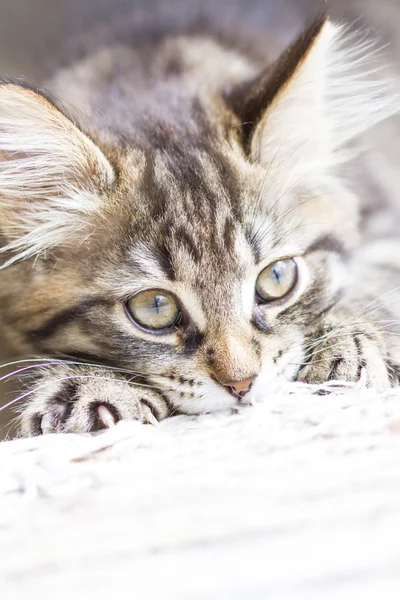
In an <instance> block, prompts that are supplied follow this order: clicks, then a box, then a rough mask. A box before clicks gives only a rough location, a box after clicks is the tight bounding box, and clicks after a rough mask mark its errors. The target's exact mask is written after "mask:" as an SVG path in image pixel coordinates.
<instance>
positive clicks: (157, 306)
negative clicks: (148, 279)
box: [154, 296, 168, 313]
mask: <svg viewBox="0 0 400 600" xmlns="http://www.w3.org/2000/svg"><path fill="white" fill-rule="evenodd" d="M163 300H164V301H163ZM167 302H168V301H167V299H166V298H164V299H163V298H162V296H154V308H155V309H156V312H157V313H160V312H161V310H160V309H161V308H162V306H163V305H164V306H165V304H166V303H167Z"/></svg>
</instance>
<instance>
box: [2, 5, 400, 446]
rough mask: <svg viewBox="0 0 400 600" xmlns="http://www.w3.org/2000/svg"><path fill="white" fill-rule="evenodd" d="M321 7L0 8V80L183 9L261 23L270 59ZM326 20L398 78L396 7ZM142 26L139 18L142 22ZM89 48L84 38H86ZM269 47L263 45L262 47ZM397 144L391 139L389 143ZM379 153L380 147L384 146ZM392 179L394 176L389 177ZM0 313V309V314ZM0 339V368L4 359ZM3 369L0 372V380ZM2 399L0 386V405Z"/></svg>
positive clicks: (393, 184) (399, 18) (35, 72)
mask: <svg viewBox="0 0 400 600" xmlns="http://www.w3.org/2000/svg"><path fill="white" fill-rule="evenodd" d="M324 5H325V2H324V1H323V0H321V1H319V2H318V1H316V0H0V75H3V76H12V77H19V76H23V77H25V78H29V79H33V80H34V79H36V80H41V79H43V78H45V77H46V76H48V75H49V74H50V73H51V70H52V69H53V68H54V65H55V64H57V63H59V60H58V56H59V55H62V54H63V53H64V51H65V49H67V50H68V53H69V56H70V57H71V58H74V57H75V58H76V57H78V56H79V54H80V53H81V52H82V48H81V47H80V46H81V44H82V40H83V39H84V38H85V43H84V44H83V47H84V46H85V44H86V41H87V39H86V37H85V36H84V35H83V32H86V31H89V32H94V33H93V34H91V35H92V38H96V39H98V38H99V37H100V39H102V40H104V41H107V36H108V35H109V32H110V31H111V30H112V28H111V27H110V23H111V21H112V20H113V19H117V21H118V20H119V21H118V22H119V28H120V29H121V31H123V29H124V24H125V21H126V19H124V13H125V10H126V9H133V10H134V11H135V14H136V15H139V17H138V18H142V17H140V15H146V17H145V18H146V19H148V18H150V19H151V18H153V19H158V18H159V15H160V12H161V13H162V15H163V18H164V19H165V18H168V17H169V15H170V14H172V13H173V12H174V10H175V14H179V16H180V17H181V18H182V19H184V18H185V15H187V14H188V13H189V12H190V10H191V7H194V6H201V7H202V8H204V6H206V7H207V6H209V7H210V8H211V14H213V12H212V10H213V7H214V8H215V7H216V6H218V14H219V18H221V15H222V17H223V18H224V19H225V20H226V21H227V22H229V19H230V18H231V17H230V16H231V15H233V16H232V19H238V18H239V19H240V20H241V19H243V20H244V21H245V22H246V23H248V24H249V26H251V27H253V26H255V27H261V26H264V24H265V23H268V25H269V28H270V29H271V30H272V31H273V32H275V31H276V40H274V43H275V52H278V51H280V50H281V49H282V48H283V47H284V46H285V45H286V44H287V43H288V42H289V41H290V39H291V38H292V37H293V36H294V35H296V33H297V32H298V31H299V29H300V28H301V26H302V24H303V23H304V22H305V21H306V20H308V19H309V18H310V17H311V16H313V15H314V14H315V12H316V10H317V9H318V7H321V6H324ZM330 12H331V14H332V15H333V16H334V17H338V18H350V19H361V20H362V21H364V22H365V23H367V24H368V25H369V26H370V27H371V30H372V34H373V32H374V31H376V32H377V34H378V36H379V37H381V38H383V39H386V40H388V41H390V44H389V47H388V51H389V53H391V54H392V58H394V65H395V67H396V71H397V72H399V71H398V68H397V67H398V64H399V60H398V59H399V57H400V0H379V1H378V0H354V1H352V0H332V1H331V2H330ZM143 18H144V17H143ZM88 40H89V46H90V35H89V37H88ZM268 41H269V40H268ZM397 137H398V136H397V135H395V136H394V138H397ZM385 144H386V145H385V152H386V151H387V142H386V141H385ZM391 154H392V155H393V156H395V157H396V160H395V161H393V164H394V167H393V169H392V174H391V175H390V176H387V174H386V172H385V176H384V177H383V178H384V187H386V188H391V189H388V191H389V193H390V194H392V195H394V196H396V197H397V190H398V185H397V180H398V177H397V171H398V168H397V156H398V154H399V152H398V145H396V143H394V145H393V150H392V152H391ZM394 174H396V176H394ZM0 310H1V307H0ZM6 354H7V352H6V349H5V348H3V347H2V342H1V339H0V361H1V360H2V358H3V359H4V357H5V356H6ZM3 374H4V369H1V370H0V379H1V377H2V375H3ZM2 398H3V402H4V401H7V400H9V399H10V395H9V391H7V392H6V389H5V385H4V383H1V381H0V405H1V403H2ZM8 419H9V414H6V412H0V439H1V437H2V436H3V437H4V435H5V433H6V431H7V428H5V427H3V428H2V423H3V424H4V423H5V422H6V420H8Z"/></svg>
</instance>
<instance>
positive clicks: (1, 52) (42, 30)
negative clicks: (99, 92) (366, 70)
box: [0, 0, 400, 78]
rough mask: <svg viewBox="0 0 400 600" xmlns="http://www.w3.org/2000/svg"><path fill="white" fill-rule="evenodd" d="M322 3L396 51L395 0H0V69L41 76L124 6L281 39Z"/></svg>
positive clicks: (118, 16) (102, 30) (106, 26)
mask: <svg viewBox="0 0 400 600" xmlns="http://www.w3.org/2000/svg"><path fill="white" fill-rule="evenodd" d="M326 5H329V11H330V13H331V14H332V15H333V16H335V17H338V18H346V19H348V18H350V19H359V18H360V17H361V18H362V19H363V20H364V21H365V22H367V23H369V24H370V25H372V26H374V27H375V28H376V29H378V30H379V31H381V32H382V34H383V35H384V36H386V37H387V38H390V39H391V40H392V41H393V47H392V49H393V50H394V51H395V52H397V51H400V2H399V0H379V2H378V1H377V0H330V1H329V3H327V2H326V0H216V1H215V0H213V1H212V2H211V1H210V0H202V1H200V0H0V72H1V73H2V74H5V73H7V74H12V75H21V74H24V75H25V76H27V75H29V76H31V77H33V78H38V77H39V78H42V77H45V76H47V75H48V73H49V71H50V70H51V68H52V65H53V64H54V59H55V57H56V55H57V54H59V53H60V52H61V51H62V49H63V48H65V47H68V48H69V51H71V49H74V48H75V50H76V52H77V53H79V47H80V45H81V44H82V35H83V32H86V33H88V34H89V35H88V38H89V37H90V32H92V34H93V35H94V32H96V35H97V37H98V38H99V37H101V36H103V38H104V39H105V40H106V39H107V37H108V35H109V30H110V29H111V27H110V22H112V21H114V22H116V23H119V26H120V27H121V29H123V23H125V22H126V19H125V15H126V13H127V12H128V11H135V12H136V14H137V15H143V14H144V13H147V15H148V16H149V17H151V16H152V18H153V19H154V18H155V19H157V18H159V15H162V16H163V18H164V19H165V18H167V19H170V20H171V22H172V21H174V20H176V19H177V18H178V17H179V18H180V19H184V18H185V16H187V15H189V14H190V13H193V12H195V11H196V10H200V11H203V12H207V13H208V14H209V15H213V13H215V12H218V19H220V18H221V15H222V14H225V18H226V21H227V22H228V21H229V20H232V21H233V20H236V21H238V18H239V19H241V20H242V21H246V22H247V23H248V24H249V25H251V24H252V25H253V26H255V27H256V28H260V27H263V28H265V26H266V25H267V26H268V28H269V29H270V30H271V31H273V32H275V35H276V37H277V38H278V39H280V40H281V41H282V44H284V43H286V42H287V41H288V40H289V39H290V38H291V37H293V35H295V33H296V31H297V30H298V29H299V28H300V27H301V25H302V23H303V22H304V21H305V20H307V19H308V18H309V16H310V15H313V14H315V11H316V10H318V8H320V7H323V6H326ZM188 18H189V17H188ZM121 23H122V26H121ZM107 30H108V32H107ZM276 51H279V49H278V48H277V49H276Z"/></svg>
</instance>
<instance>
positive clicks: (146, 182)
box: [0, 18, 400, 434]
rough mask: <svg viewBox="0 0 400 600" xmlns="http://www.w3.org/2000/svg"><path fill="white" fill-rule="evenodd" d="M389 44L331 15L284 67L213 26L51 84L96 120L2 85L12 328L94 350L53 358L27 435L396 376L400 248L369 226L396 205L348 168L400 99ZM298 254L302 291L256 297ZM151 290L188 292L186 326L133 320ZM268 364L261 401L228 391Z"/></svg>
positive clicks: (0, 198) (44, 351)
mask: <svg viewBox="0 0 400 600" xmlns="http://www.w3.org/2000/svg"><path fill="white" fill-rule="evenodd" d="M355 40H356V41H355ZM370 50H371V48H370V47H369V45H368V43H367V42H361V44H360V43H359V41H357V39H356V38H354V37H351V36H350V38H349V39H348V38H347V34H346V30H345V29H344V28H343V27H340V26H339V27H338V26H336V25H333V24H332V23H331V22H330V21H327V20H325V19H323V18H319V19H318V20H317V21H315V22H314V23H313V24H312V25H311V26H310V27H309V28H308V29H307V30H306V31H305V32H303V33H302V35H301V36H300V37H299V39H298V40H297V41H296V42H295V43H294V44H293V45H292V46H291V48H290V49H289V50H288V51H287V52H285V53H284V55H283V56H282V57H281V58H280V59H279V60H278V61H277V63H276V64H275V65H269V66H268V68H267V69H266V70H265V69H264V70H263V69H262V68H261V67H260V65H259V64H257V62H255V61H254V60H252V59H251V57H250V56H246V55H244V54H242V53H240V52H239V51H236V50H234V49H232V48H229V49H228V48H226V47H224V46H223V45H221V44H219V43H218V42H217V41H216V40H215V39H211V37H209V38H206V37H198V36H192V37H191V36H189V35H187V36H184V35H179V36H177V37H176V38H173V37H168V36H166V37H165V38H164V39H161V40H160V39H158V40H157V42H155V44H154V46H151V47H149V50H148V53H147V54H146V56H143V55H142V54H141V53H140V52H139V51H137V50H135V48H134V47H124V46H116V47H111V48H107V49H104V48H103V49H102V50H101V51H99V52H97V53H95V54H93V55H89V56H87V57H86V58H84V59H83V60H82V61H81V62H80V63H78V64H75V65H73V66H71V67H70V68H68V69H67V70H64V71H60V72H59V73H58V74H57V75H56V76H55V78H54V79H53V81H51V82H50V84H49V87H50V89H52V91H53V92H54V93H55V94H56V95H57V96H61V97H62V98H63V100H64V101H65V102H67V103H70V104H75V105H77V107H78V108H81V109H83V110H84V111H85V112H86V114H87V122H86V124H83V123H82V119H79V120H78V119H76V118H72V117H71V115H69V114H68V113H67V111H65V109H63V108H60V106H59V104H58V102H57V101H55V100H53V99H52V97H50V96H48V95H47V94H44V93H43V92H40V91H39V92H36V91H34V90H31V89H29V88H26V87H23V86H21V85H19V84H15V83H12V82H4V83H3V84H2V85H0V159H1V162H0V215H1V226H0V236H1V240H2V243H3V247H2V254H3V257H4V263H3V269H2V270H1V271H0V279H1V290H0V299H1V303H2V312H1V322H2V331H3V333H4V335H5V336H7V337H8V338H9V339H10V340H11V342H12V343H13V344H14V347H15V348H16V349H17V351H19V352H21V353H25V354H29V353H34V354H40V355H44V356H47V357H52V356H56V357H57V358H58V359H59V358H60V357H62V356H65V357H68V360H69V361H75V362H78V363H85V364H80V365H72V364H71V365H68V364H63V365H60V364H58V363H57V364H55V365H54V364H52V365H51V366H49V368H48V369H44V371H43V370H42V372H41V374H40V377H39V379H38V380H37V381H36V383H34V384H33V386H34V387H33V390H32V394H31V396H32V398H31V402H30V403H29V406H28V408H27V409H26V411H25V412H24V413H23V418H22V422H23V432H24V433H25V434H35V433H40V430H41V424H42V423H45V425H46V427H45V429H46V430H47V428H48V427H49V426H51V427H52V428H53V429H55V430H60V431H72V430H73V431H81V430H92V429H96V428H98V427H100V426H101V422H100V421H99V417H98V414H97V413H96V411H97V409H98V406H99V405H104V406H106V407H109V410H110V413H111V414H112V415H113V417H114V418H115V419H117V418H121V417H129V416H131V417H132V418H142V419H144V420H146V419H148V418H149V416H148V412H146V407H147V411H148V410H150V409H151V413H152V414H153V416H156V418H157V416H158V417H159V418H162V417H163V416H165V415H166V414H168V411H183V412H187V413H199V412H200V413H201V412H207V411H211V410H220V409H230V408H234V407H235V406H236V405H237V404H238V403H243V402H244V401H246V402H247V401H251V400H254V399H256V398H257V397H265V395H266V394H267V393H268V389H272V387H273V386H275V385H280V384H281V383H282V382H285V381H288V380H293V379H295V378H299V379H303V380H305V381H313V382H319V381H324V380H326V379H336V378H340V379H345V380H356V379H357V378H359V377H360V374H361V372H362V370H363V369H366V370H367V372H368V378H369V382H370V384H371V385H376V386H377V387H385V386H388V385H391V384H393V383H394V382H395V381H397V376H396V369H397V364H398V362H399V358H400V354H399V351H400V348H399V347H398V343H397V336H394V335H391V334H392V333H395V332H396V323H395V321H396V319H397V316H396V315H397V312H399V309H398V308H396V306H397V305H396V301H397V294H396V292H395V291H394V292H391V290H392V289H393V288H395V287H397V286H396V285H393V281H394V280H396V281H397V278H398V276H399V267H398V265H397V264H396V263H395V261H394V257H396V255H397V252H398V250H397V244H398V243H397V242H396V241H395V238H394V240H393V242H390V240H389V239H388V238H387V233H385V234H384V236H383V237H384V238H385V242H382V241H380V240H369V239H366V238H365V235H364V232H365V231H366V229H367V224H366V219H369V220H370V221H371V219H377V218H378V215H379V211H381V210H383V209H384V207H382V206H378V205H377V206H375V207H374V211H373V212H372V213H370V214H369V215H368V216H367V217H366V215H365V213H364V212H363V203H362V198H358V197H357V195H356V194H355V193H354V189H353V188H352V187H351V186H348V185H347V184H345V181H344V178H343V177H342V171H341V169H342V166H343V163H344V162H346V161H349V160H350V158H352V159H353V160H354V157H355V156H356V153H355V151H354V148H353V149H352V151H351V152H350V151H349V150H348V148H349V147H348V144H349V142H350V141H351V142H354V141H355V139H356V138H357V137H358V136H359V135H360V134H362V133H363V132H364V130H365V129H367V128H369V127H372V126H375V125H377V124H378V123H379V122H380V121H382V120H384V119H386V118H388V117H389V116H391V115H392V114H393V113H394V112H395V111H396V110H397V104H398V102H397V98H396V95H395V93H394V92H393V91H390V93H389V89H391V88H390V86H391V84H389V83H387V82H386V81H385V82H381V81H380V82H379V83H378V82H377V80H372V79H371V74H372V72H371V71H370V70H368V68H366V67H365V65H367V64H369V63H368V57H367V56H365V55H366V54H368V53H370ZM88 123H89V124H88ZM362 219H364V220H362ZM389 221H390V220H389ZM389 221H388V223H389ZM390 225H391V224H390ZM387 231H388V230H387ZM376 247H377V248H378V250H376V249H375V248H376ZM378 255H379V256H381V257H382V258H381V259H380V260H377V259H376V257H377V256H378ZM292 257H293V258H295V260H296V262H297V267H298V280H297V284H296V286H295V287H294V289H293V292H292V293H291V294H289V295H288V296H287V297H285V298H284V299H282V300H281V301H276V302H272V303H270V304H266V305H260V304H259V303H257V302H256V301H255V284H256V281H257V277H258V275H259V274H260V273H261V271H262V270H263V269H264V268H266V267H268V265H270V264H272V263H273V262H275V261H278V260H280V259H284V258H292ZM367 257H368V258H367ZM399 283H400V280H399ZM144 289H160V290H165V291H168V292H169V293H171V294H173V295H175V297H177V298H179V301H180V304H181V307H182V320H181V322H180V323H179V324H178V325H177V327H176V328H175V330H173V331H169V332H167V333H165V334H158V335H155V334H154V333H151V332H149V331H146V330H144V329H142V328H140V327H137V326H136V325H135V324H134V323H133V322H132V321H131V320H130V319H129V318H127V314H126V310H125V304H126V301H127V300H128V299H129V298H130V297H132V296H134V295H135V294H136V293H138V292H140V291H141V290H144ZM382 295H383V298H384V299H385V300H384V301H382V302H381V301H377V300H376V299H377V298H378V297H380V296H382ZM368 303H372V304H371V306H372V307H374V303H377V304H376V309H377V310H376V311H374V309H373V308H372V309H368V308H366V309H365V311H364V308H365V307H366V306H367V305H368ZM378 309H379V310H378ZM371 312H372V315H373V316H372V317H371V316H370V313H371ZM388 322H390V324H391V325H390V332H389V331H388V329H387V326H386V325H385V324H383V323H388ZM88 363H91V364H92V365H94V366H89V365H88ZM253 377H254V378H255V380H254V383H253V387H252V390H251V393H250V394H248V395H247V396H246V397H245V398H243V397H242V396H238V395H236V396H235V395H234V394H232V393H230V392H231V391H232V390H229V389H227V387H226V384H227V383H232V382H236V381H242V380H247V379H249V378H253ZM70 382H72V383H70ZM105 382H107V383H105ZM224 384H225V385H224ZM149 386H150V387H149ZM72 387H73V390H72ZM71 390H72V391H71ZM113 390H114V394H115V397H113ZM121 390H123V392H122V391H121ZM143 390H145V392H144V391H143ZM143 411H144V412H143ZM146 415H147V416H146Z"/></svg>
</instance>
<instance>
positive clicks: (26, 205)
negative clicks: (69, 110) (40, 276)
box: [0, 84, 114, 268]
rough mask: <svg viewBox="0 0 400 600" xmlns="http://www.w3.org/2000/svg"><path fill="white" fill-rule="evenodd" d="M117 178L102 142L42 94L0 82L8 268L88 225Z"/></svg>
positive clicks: (0, 188) (0, 189) (0, 197)
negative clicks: (99, 145) (102, 195)
mask: <svg viewBox="0 0 400 600" xmlns="http://www.w3.org/2000/svg"><path fill="white" fill-rule="evenodd" d="M113 178H114V174H113V170H112V167H111V166H110V164H109V163H108V161H107V159H106V158H105V156H104V155H103V154H102V152H101V151H100V150H99V149H98V148H97V146H96V145H95V144H94V143H93V142H92V141H91V140H90V139H89V138H88V137H87V136H86V135H85V134H83V133H82V132H81V131H80V130H79V129H78V128H77V127H76V126H75V125H74V124H73V123H72V122H71V121H70V120H69V119H68V118H67V117H66V116H64V115H63V114H62V113H61V112H60V111H59V110H58V109H57V108H56V107H55V106H53V105H52V104H51V103H50V102H49V101H48V100H47V99H46V98H45V97H44V96H42V95H41V94H38V93H36V92H34V91H32V90H30V89H25V88H23V87H20V86H17V85H14V84H5V85H3V86H1V87H0V215H1V217H2V225H3V227H2V233H3V235H4V236H5V238H6V244H5V245H4V246H3V247H2V248H1V249H0V252H2V253H4V254H7V255H9V256H8V257H7V259H6V260H5V262H4V263H3V265H2V267H3V268H4V267H6V266H8V265H10V264H12V263H14V262H16V261H18V260H21V259H25V258H29V257H31V256H34V255H36V254H38V253H41V252H44V251H46V250H47V249H49V248H52V247H53V246H55V245H57V244H59V243H60V242H61V241H63V242H65V241H66V240H67V241H69V240H71V239H73V238H75V237H76V236H75V234H76V232H77V231H79V232H80V233H82V232H84V231H88V226H89V225H90V220H91V219H92V218H93V214H94V213H96V212H97V211H99V209H100V204H101V200H100V195H99V191H100V190H101V189H103V188H105V187H107V186H109V185H111V183H112V181H113ZM89 231H90V229H89ZM0 268H1V267H0Z"/></svg>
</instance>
